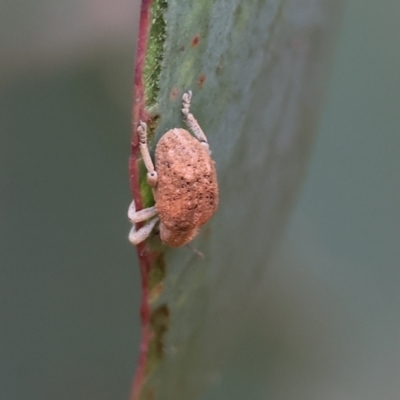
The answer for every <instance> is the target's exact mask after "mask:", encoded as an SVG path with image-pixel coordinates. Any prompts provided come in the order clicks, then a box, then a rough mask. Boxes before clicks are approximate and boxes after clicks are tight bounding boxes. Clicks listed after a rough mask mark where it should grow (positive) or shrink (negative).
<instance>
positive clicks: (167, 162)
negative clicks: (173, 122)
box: [155, 129, 218, 247]
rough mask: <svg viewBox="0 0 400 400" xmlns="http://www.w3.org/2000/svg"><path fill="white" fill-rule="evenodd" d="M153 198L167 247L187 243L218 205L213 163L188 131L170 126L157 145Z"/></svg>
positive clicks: (203, 148) (162, 236) (162, 238)
mask: <svg viewBox="0 0 400 400" xmlns="http://www.w3.org/2000/svg"><path fill="white" fill-rule="evenodd" d="M155 160H156V171H157V175H158V182H157V188H156V190H155V200H156V207H157V211H158V215H159V217H160V221H161V224H160V236H161V240H162V241H163V242H164V243H166V244H167V245H169V246H172V247H179V246H183V245H184V244H186V243H188V242H189V241H190V240H192V239H193V238H194V237H195V236H196V235H197V233H198V231H199V229H200V227H201V226H202V225H204V224H205V223H206V222H207V221H208V220H209V219H210V218H211V216H212V215H213V214H214V212H215V211H216V209H217V207H218V183H217V175H216V172H215V163H214V161H213V160H212V158H211V157H210V155H209V154H208V151H207V149H206V148H205V147H204V146H203V145H202V144H201V143H200V142H199V141H198V140H197V139H196V138H194V137H193V136H191V135H190V134H189V132H188V131H186V130H184V129H171V130H170V131H168V132H167V133H166V134H165V135H163V136H162V137H161V139H160V140H159V142H158V143H157V147H156V154H155Z"/></svg>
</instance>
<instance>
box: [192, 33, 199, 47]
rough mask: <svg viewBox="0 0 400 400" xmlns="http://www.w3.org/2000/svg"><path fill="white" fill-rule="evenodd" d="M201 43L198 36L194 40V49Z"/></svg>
mask: <svg viewBox="0 0 400 400" xmlns="http://www.w3.org/2000/svg"><path fill="white" fill-rule="evenodd" d="M199 43H200V37H199V35H196V36H195V37H194V38H193V39H192V47H196V46H197V45H198V44H199Z"/></svg>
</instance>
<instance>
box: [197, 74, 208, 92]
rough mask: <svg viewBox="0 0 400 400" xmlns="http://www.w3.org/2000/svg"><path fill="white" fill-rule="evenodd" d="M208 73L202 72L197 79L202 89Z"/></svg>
mask: <svg viewBox="0 0 400 400" xmlns="http://www.w3.org/2000/svg"><path fill="white" fill-rule="evenodd" d="M206 78H207V76H206V74H202V75H200V76H199V79H198V80H197V86H198V87H199V88H200V89H201V88H202V87H203V84H204V82H205V81H206Z"/></svg>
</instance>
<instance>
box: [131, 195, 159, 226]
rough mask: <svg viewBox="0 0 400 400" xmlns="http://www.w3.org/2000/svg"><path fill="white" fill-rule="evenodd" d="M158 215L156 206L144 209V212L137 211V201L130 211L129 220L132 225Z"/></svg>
mask: <svg viewBox="0 0 400 400" xmlns="http://www.w3.org/2000/svg"><path fill="white" fill-rule="evenodd" d="M156 214H157V209H156V207H155V206H153V207H149V208H144V209H143V210H140V211H136V204H135V200H133V201H132V203H131V205H130V206H129V209H128V218H129V220H130V221H131V222H132V224H136V223H138V222H143V221H146V219H149V218H151V217H154V216H155V215H156Z"/></svg>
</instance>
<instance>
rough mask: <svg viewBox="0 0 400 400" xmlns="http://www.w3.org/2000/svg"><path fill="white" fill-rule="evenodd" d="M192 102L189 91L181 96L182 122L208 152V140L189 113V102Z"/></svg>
mask: <svg viewBox="0 0 400 400" xmlns="http://www.w3.org/2000/svg"><path fill="white" fill-rule="evenodd" d="M191 101H192V91H191V90H189V91H188V92H187V93H184V94H183V96H182V114H183V120H184V121H185V122H186V124H187V126H188V127H189V128H190V129H191V131H192V132H193V133H194V135H195V136H196V137H197V139H199V141H200V142H201V144H202V145H204V146H205V147H206V148H207V149H208V151H210V146H209V144H208V140H207V137H206V135H205V134H204V132H203V129H201V127H200V125H199V123H198V122H197V120H196V118H195V117H194V116H193V114H192V113H191V112H190V102H191Z"/></svg>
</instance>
